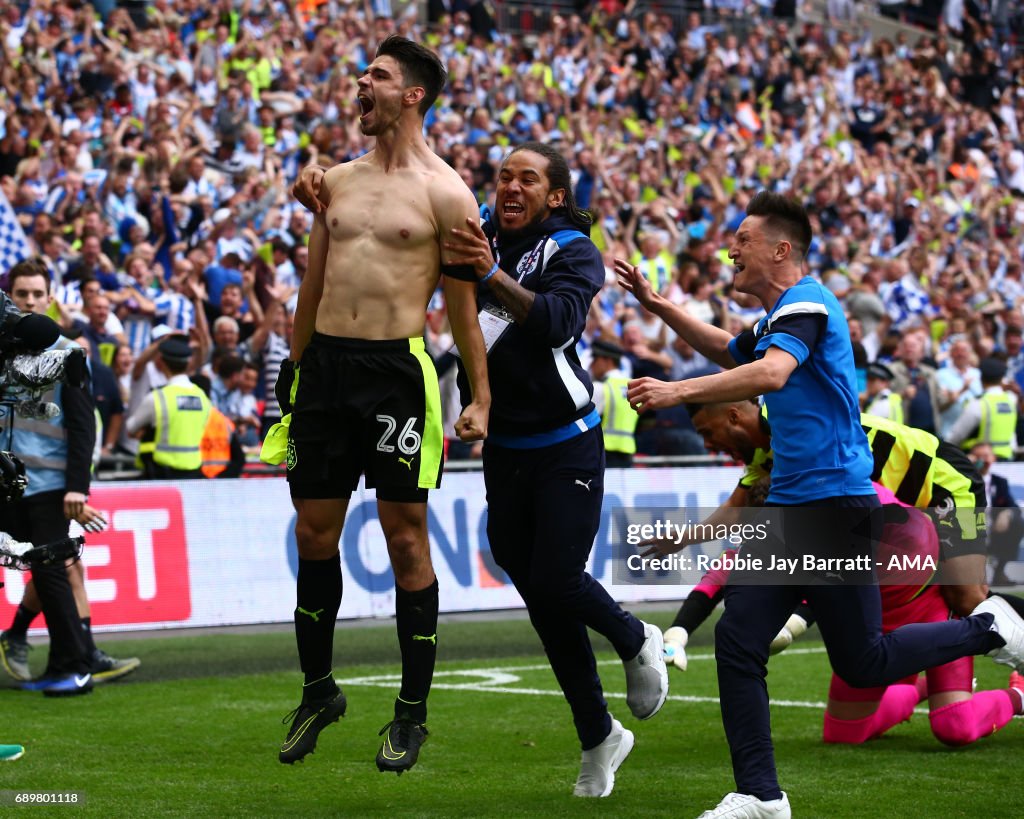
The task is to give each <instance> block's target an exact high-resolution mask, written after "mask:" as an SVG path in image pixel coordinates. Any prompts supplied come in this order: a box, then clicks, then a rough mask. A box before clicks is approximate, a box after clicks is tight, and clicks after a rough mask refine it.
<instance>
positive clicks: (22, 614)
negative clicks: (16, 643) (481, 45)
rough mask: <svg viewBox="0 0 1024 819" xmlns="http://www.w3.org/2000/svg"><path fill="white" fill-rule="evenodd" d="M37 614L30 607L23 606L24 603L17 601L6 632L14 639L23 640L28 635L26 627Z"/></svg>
mask: <svg viewBox="0 0 1024 819" xmlns="http://www.w3.org/2000/svg"><path fill="white" fill-rule="evenodd" d="M38 616H39V612H38V611H32V609H28V608H25V604H24V603H19V604H18V610H17V611H16V612H15V613H14V619H13V620H12V621H11V627H10V628H9V629H7V633H8V634H9V635H10V636H11V637H13V638H14V639H15V640H25V639H26V638H27V637H28V627H29V626H30V625H32V621H33V620H35V619H36V618H37V617H38Z"/></svg>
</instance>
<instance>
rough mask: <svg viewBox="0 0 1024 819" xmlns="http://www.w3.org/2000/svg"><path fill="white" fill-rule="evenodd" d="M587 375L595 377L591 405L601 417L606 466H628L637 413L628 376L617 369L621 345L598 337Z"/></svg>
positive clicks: (634, 441)
mask: <svg viewBox="0 0 1024 819" xmlns="http://www.w3.org/2000/svg"><path fill="white" fill-rule="evenodd" d="M591 353H592V354H593V359H592V360H591V363H590V374H591V375H592V376H593V377H594V382H595V383H594V406H595V408H596V409H597V411H598V413H599V414H600V416H601V429H602V431H603V432H604V449H605V466H607V467H613V468H614V467H629V466H632V465H633V455H634V454H635V453H636V437H635V435H634V433H635V431H636V424H637V421H638V420H639V419H640V416H639V415H637V413H636V410H635V409H633V408H632V407H631V406H630V405H629V401H628V400H627V398H626V388H627V387H628V386H629V379H628V378H626V376H625V375H623V373H622V372H621V371H620V370H619V369H618V366H619V362H620V361H621V360H622V348H620V347H619V346H618V345H616V344H613V343H612V342H610V341H605V340H603V339H598V340H597V341H595V342H594V345H593V347H592V348H591Z"/></svg>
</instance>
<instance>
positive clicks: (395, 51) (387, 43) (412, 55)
mask: <svg viewBox="0 0 1024 819" xmlns="http://www.w3.org/2000/svg"><path fill="white" fill-rule="evenodd" d="M377 56H378V57H393V58H394V60H395V62H397V63H398V66H399V68H401V69H402V79H403V80H404V81H405V87H406V88H410V87H412V86H415V85H418V86H420V87H421V88H423V91H424V92H425V93H424V95H423V99H422V100H420V104H419V112H420V115H421V116H425V115H426V113H427V111H429V110H430V106H432V105H433V104H434V101H435V100H436V99H437V97H438V94H440V93H441V90H442V89H443V88H444V84H445V83H446V82H447V81H448V72H447V71H445V70H444V66H443V65H442V64H441V60H440V59H439V58H438V56H437V55H436V54H435V53H434V52H433V51H431V50H430V49H429V48H427V47H426V46H422V45H420V44H419V43H414V42H413V41H412V40H410V39H408V38H407V37H402V36H400V35H398V34H392V35H391V36H390V37H388V38H387V39H386V40H384V41H383V42H382V43H381V44H380V45H379V46H377Z"/></svg>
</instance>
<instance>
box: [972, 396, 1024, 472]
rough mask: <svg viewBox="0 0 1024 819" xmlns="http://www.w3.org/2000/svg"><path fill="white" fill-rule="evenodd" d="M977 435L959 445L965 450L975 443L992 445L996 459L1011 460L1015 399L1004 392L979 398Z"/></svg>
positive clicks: (1015, 412)
mask: <svg viewBox="0 0 1024 819" xmlns="http://www.w3.org/2000/svg"><path fill="white" fill-rule="evenodd" d="M978 400H979V401H981V423H980V424H979V425H978V434H977V435H976V436H974V437H973V438H968V439H967V440H966V441H964V442H963V443H962V444H961V447H962V448H963V449H965V450H968V449H970V448H971V447H972V446H974V445H975V444H977V443H981V442H984V443H986V444H991V445H992V452H994V453H995V456H996V457H997V458H1002V459H1003V460H1006V461H1010V460H1013V439H1014V435H1015V433H1016V430H1017V399H1016V398H1014V397H1013V396H1012V395H1010V394H1009V393H1008V392H1006V391H1005V390H1002V389H999V390H993V391H992V392H985V393H984V394H983V395H982V396H981V398H979V399H978Z"/></svg>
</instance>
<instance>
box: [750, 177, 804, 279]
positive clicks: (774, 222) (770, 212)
mask: <svg viewBox="0 0 1024 819" xmlns="http://www.w3.org/2000/svg"><path fill="white" fill-rule="evenodd" d="M747 216H763V217H764V226H765V230H766V231H768V232H769V233H773V234H777V235H780V236H782V237H783V238H785V239H786V240H787V241H788V242H789V243H790V244H791V245H792V246H793V253H794V255H796V257H797V258H796V259H795V261H797V262H802V261H803V259H804V257H805V256H806V255H807V249H808V248H809V247H810V246H811V221H810V219H808V218H807V211H806V210H804V206H803V205H801V204H800V203H799V202H797V201H796V200H795V199H789V198H787V197H785V196H783V195H782V194H779V193H772V192H771V191H760V192H759V193H758V194H757V195H756V196H754V198H753V199H751V200H750V202H749V204H748V205H747Z"/></svg>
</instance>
